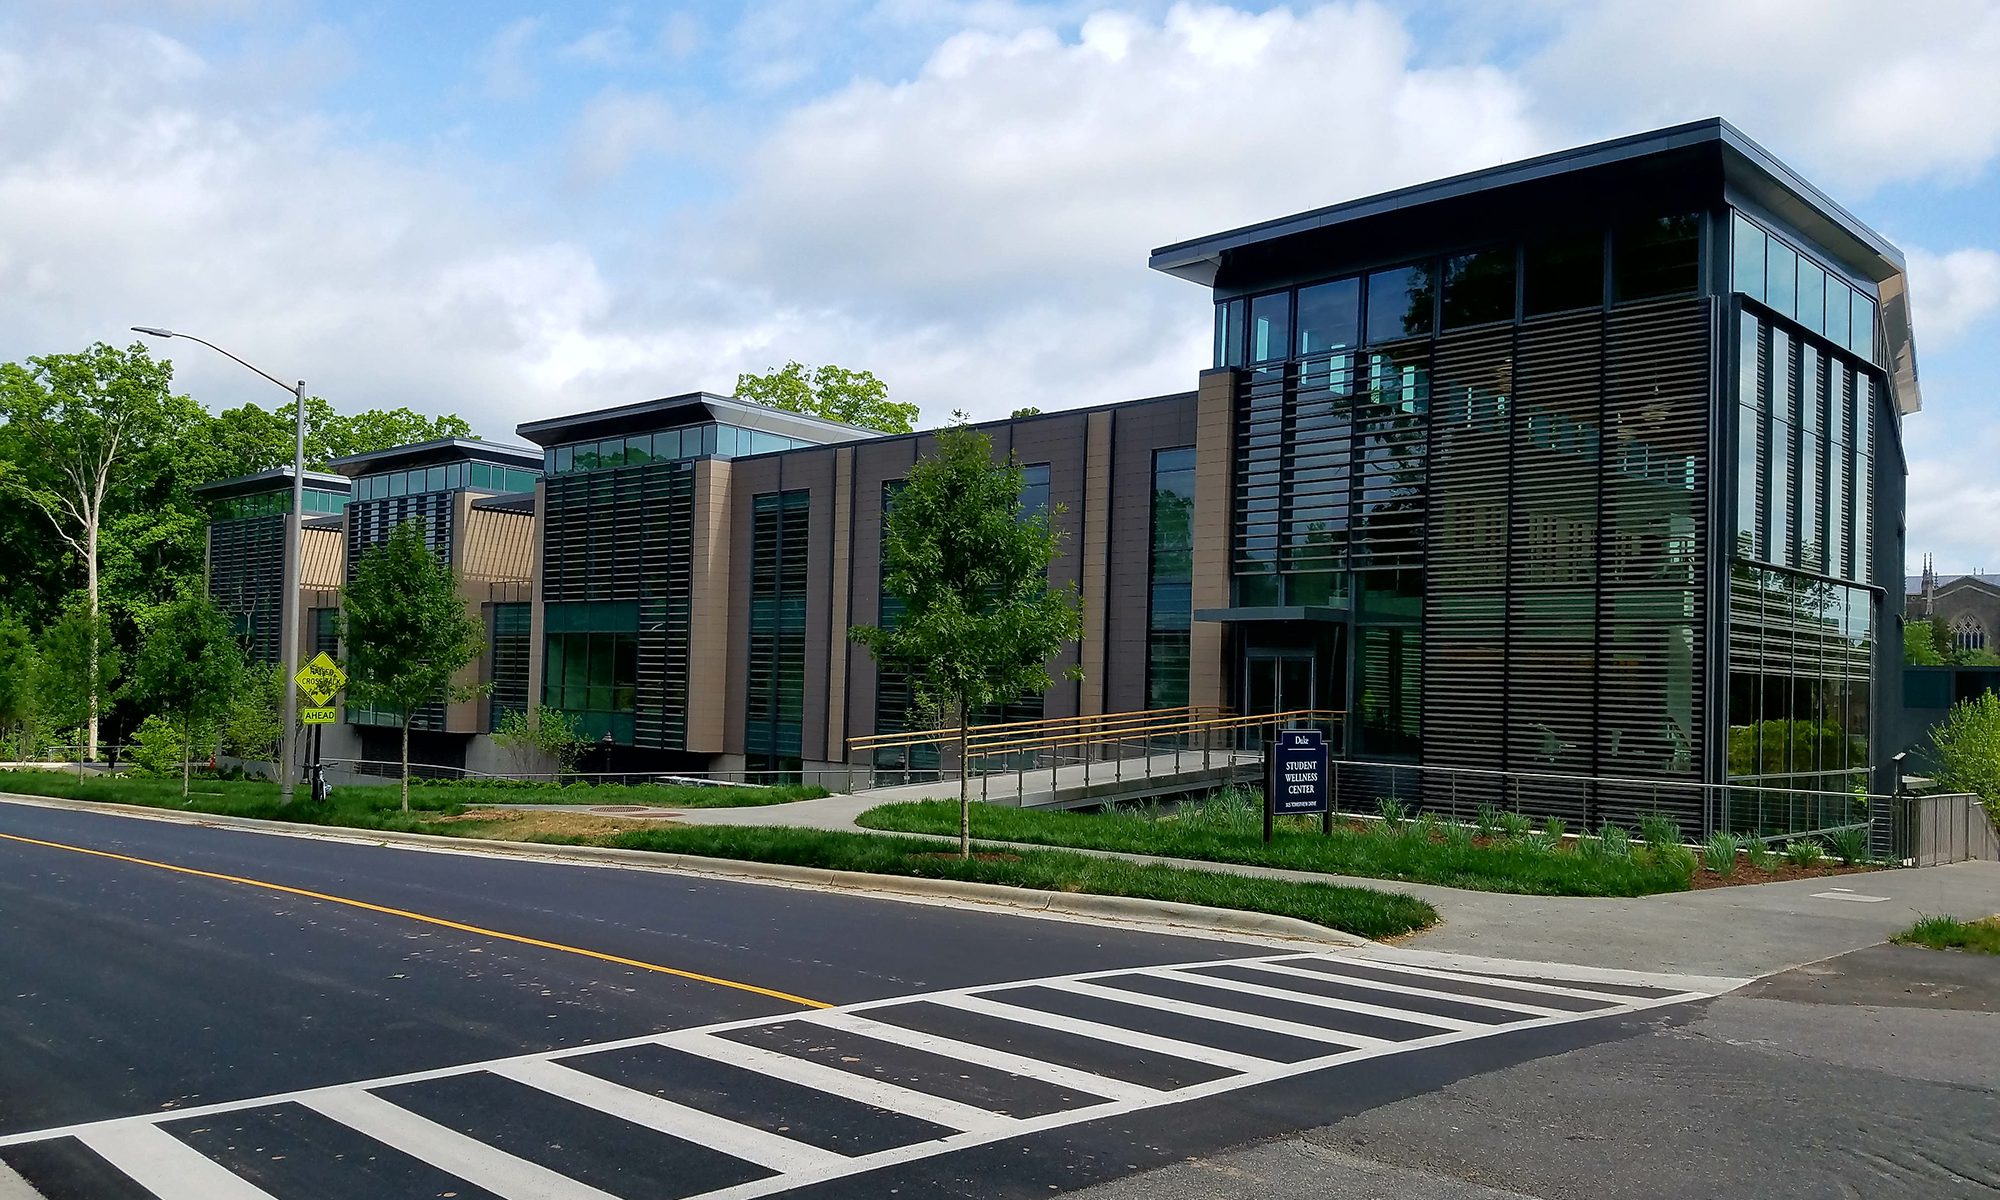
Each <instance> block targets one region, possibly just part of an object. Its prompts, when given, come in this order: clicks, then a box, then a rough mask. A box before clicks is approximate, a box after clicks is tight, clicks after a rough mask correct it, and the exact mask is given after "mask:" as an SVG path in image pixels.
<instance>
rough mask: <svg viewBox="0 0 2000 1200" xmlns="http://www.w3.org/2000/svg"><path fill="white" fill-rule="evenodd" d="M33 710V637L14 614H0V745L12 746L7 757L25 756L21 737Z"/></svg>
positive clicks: (32, 716) (31, 719) (31, 720)
mask: <svg viewBox="0 0 2000 1200" xmlns="http://www.w3.org/2000/svg"><path fill="white" fill-rule="evenodd" d="M35 709H36V705H35V641H34V637H33V636H32V635H31V634H29V632H28V627H27V625H26V624H24V623H23V622H22V621H20V620H19V619H18V618H16V617H15V616H14V614H12V613H10V612H4V611H0V746H6V747H14V749H13V751H12V753H11V754H10V755H9V757H21V758H25V757H27V755H26V752H25V748H24V747H22V746H21V745H20V743H21V742H22V741H24V740H25V739H23V738H22V737H21V736H20V735H21V734H22V732H23V731H24V730H25V729H26V728H27V727H28V726H29V725H30V724H32V723H33V721H34V719H35ZM7 753H8V752H7V751H5V750H0V754H7Z"/></svg>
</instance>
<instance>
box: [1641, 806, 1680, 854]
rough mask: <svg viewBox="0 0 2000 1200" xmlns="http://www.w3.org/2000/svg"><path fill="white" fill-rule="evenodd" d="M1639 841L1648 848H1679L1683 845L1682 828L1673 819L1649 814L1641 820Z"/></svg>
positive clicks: (1659, 814) (1657, 814)
mask: <svg viewBox="0 0 2000 1200" xmlns="http://www.w3.org/2000/svg"><path fill="white" fill-rule="evenodd" d="M1639 840H1641V841H1643V842H1645V843H1646V844H1647V845H1648V846H1678V845H1680V844H1681V827H1680V826H1679V825H1678V824H1676V823H1675V822H1674V819H1673V818H1672V817H1668V816H1665V815H1663V814H1661V813H1647V814H1646V815H1645V816H1643V817H1641V818H1639Z"/></svg>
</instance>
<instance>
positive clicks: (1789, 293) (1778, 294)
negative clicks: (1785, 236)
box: [1764, 238, 1799, 317]
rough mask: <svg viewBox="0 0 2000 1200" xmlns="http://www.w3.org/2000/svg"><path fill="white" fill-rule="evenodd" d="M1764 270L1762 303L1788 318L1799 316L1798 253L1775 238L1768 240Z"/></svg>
mask: <svg viewBox="0 0 2000 1200" xmlns="http://www.w3.org/2000/svg"><path fill="white" fill-rule="evenodd" d="M1770 251H1771V253H1770V258H1769V261H1768V262H1767V264H1766V266H1765V268H1764V302H1765V303H1766V304H1769V305H1770V306H1771V307H1772V308H1775V309H1777V310H1778V311H1779V312H1781V313H1783V314H1785V315H1786V316H1788V317H1797V316H1798V315H1799V252H1798V251H1796V250H1794V249H1792V248H1791V247H1790V246H1787V245H1786V244H1785V243H1784V242H1782V241H1780V240H1778V239H1777V238H1772V239H1770Z"/></svg>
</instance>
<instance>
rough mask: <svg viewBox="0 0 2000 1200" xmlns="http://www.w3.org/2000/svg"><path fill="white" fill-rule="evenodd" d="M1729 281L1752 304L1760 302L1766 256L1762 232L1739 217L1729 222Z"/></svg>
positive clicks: (1736, 215)
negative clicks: (1748, 298) (1749, 299)
mask: <svg viewBox="0 0 2000 1200" xmlns="http://www.w3.org/2000/svg"><path fill="white" fill-rule="evenodd" d="M1729 229H1730V238H1731V243H1730V279H1731V282H1732V284H1733V285H1734V286H1735V288H1736V290H1737V291H1739V292H1742V293H1743V294H1744V295H1746V296H1748V297H1750V298H1751V299H1752V300H1762V299H1763V298H1764V263H1765V257H1764V256H1765V254H1766V253H1767V251H1766V249H1765V245H1764V241H1765V237H1764V231H1763V230H1762V229H1761V228H1759V227H1758V226H1756V225H1753V224H1751V223H1750V221H1749V220H1748V219H1746V218H1745V217H1744V215H1743V214H1742V213H1736V214H1734V219H1733V220H1732V221H1731V222H1730V226H1729Z"/></svg>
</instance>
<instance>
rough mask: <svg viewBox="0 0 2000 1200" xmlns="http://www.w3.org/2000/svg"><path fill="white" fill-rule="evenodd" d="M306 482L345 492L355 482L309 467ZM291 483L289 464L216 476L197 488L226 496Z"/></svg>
mask: <svg viewBox="0 0 2000 1200" xmlns="http://www.w3.org/2000/svg"><path fill="white" fill-rule="evenodd" d="M305 483H306V486H307V487H309V488H315V489H317V490H319V491H323V492H346V491H349V490H351V489H352V488H353V486H354V485H353V484H352V483H350V482H349V481H348V479H347V477H346V476H344V475H329V474H327V473H326V472H325V471H307V472H306V478H305ZM291 486H292V469H291V468H290V467H272V468H271V469H270V470H268V471H259V472H257V473H256V474H254V475H237V476H234V477H232V478H229V479H217V480H215V481H214V482H212V483H202V484H197V485H195V488H194V491H195V493H196V494H197V495H203V496H214V497H217V498H220V497H224V496H252V495H256V494H258V493H261V492H275V491H277V490H279V489H280V488H289V487H291Z"/></svg>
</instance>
